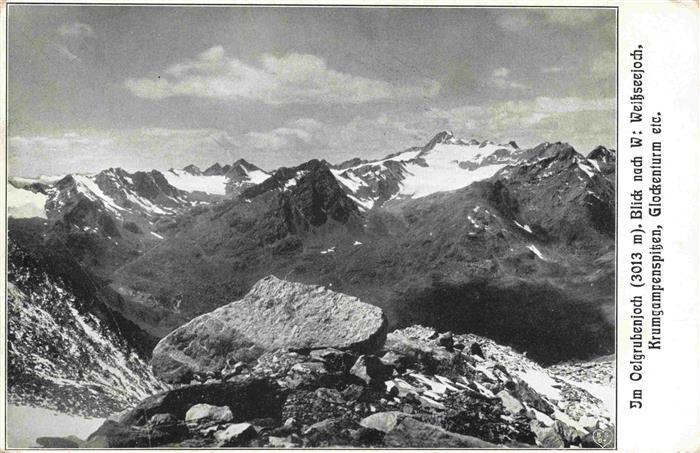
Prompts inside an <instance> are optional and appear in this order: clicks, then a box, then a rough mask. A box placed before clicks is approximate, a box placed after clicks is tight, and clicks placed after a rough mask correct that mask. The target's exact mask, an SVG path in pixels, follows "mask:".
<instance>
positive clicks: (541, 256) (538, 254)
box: [527, 244, 547, 261]
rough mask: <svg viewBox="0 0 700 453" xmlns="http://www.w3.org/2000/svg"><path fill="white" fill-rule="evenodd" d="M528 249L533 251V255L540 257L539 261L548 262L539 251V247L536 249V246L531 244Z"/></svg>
mask: <svg viewBox="0 0 700 453" xmlns="http://www.w3.org/2000/svg"><path fill="white" fill-rule="evenodd" d="M527 248H528V249H530V250H531V251H532V253H534V254H535V255H537V256H538V257H539V259H541V260H542V261H547V260H546V259H545V257H544V255H542V252H540V251H539V249H538V248H537V247H535V246H534V245H532V244H530V245H528V246H527Z"/></svg>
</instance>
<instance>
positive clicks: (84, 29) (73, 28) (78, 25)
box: [57, 22, 95, 38]
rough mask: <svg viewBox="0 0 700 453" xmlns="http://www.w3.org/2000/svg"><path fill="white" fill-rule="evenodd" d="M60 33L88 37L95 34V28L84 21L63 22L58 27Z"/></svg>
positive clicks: (72, 36)
mask: <svg viewBox="0 0 700 453" xmlns="http://www.w3.org/2000/svg"><path fill="white" fill-rule="evenodd" d="M57 31H58V34H59V35H61V36H67V37H71V38H86V37H91V36H95V30H93V29H92V27H91V26H90V25H88V24H84V23H82V22H73V23H71V24H63V25H61V26H60V27H59V28H58V30H57Z"/></svg>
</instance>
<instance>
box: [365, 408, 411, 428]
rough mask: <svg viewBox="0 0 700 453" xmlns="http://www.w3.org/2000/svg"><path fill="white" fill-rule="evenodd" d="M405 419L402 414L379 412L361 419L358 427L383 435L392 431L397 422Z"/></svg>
mask: <svg viewBox="0 0 700 453" xmlns="http://www.w3.org/2000/svg"><path fill="white" fill-rule="evenodd" d="M406 417H407V415H406V414H404V413H403V412H397V411H391V412H379V413H377V414H372V415H370V416H369V417H365V418H363V419H362V420H361V421H360V426H363V427H365V428H370V429H374V430H377V431H381V432H383V433H388V432H389V431H391V430H392V429H394V428H396V425H398V424H399V422H400V421H401V420H403V419H404V418H406Z"/></svg>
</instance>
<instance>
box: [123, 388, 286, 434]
mask: <svg viewBox="0 0 700 453" xmlns="http://www.w3.org/2000/svg"><path fill="white" fill-rule="evenodd" d="M282 396H283V395H282V394H281V392H280V388H279V387H278V386H277V385H275V384H272V383H270V382H268V381H267V380H264V379H249V380H247V381H245V382H224V383H220V384H209V385H192V386H187V387H180V388H177V389H174V390H170V391H167V392H163V393H159V394H157V395H154V396H151V397H149V398H146V399H145V400H143V401H142V402H141V403H139V404H138V405H137V406H136V407H134V408H133V409H131V410H130V411H128V412H126V413H125V414H123V415H122V417H121V418H120V420H119V421H120V422H121V423H123V424H124V425H127V426H130V425H143V424H145V423H146V421H147V420H148V419H149V418H150V415H151V414H159V413H171V414H173V415H174V416H175V417H176V418H178V419H179V420H184V419H185V414H186V413H187V411H188V410H189V409H190V408H191V407H192V406H194V405H196V404H210V405H213V406H227V407H228V408H229V409H230V410H231V413H232V414H233V420H232V421H234V422H237V421H245V420H250V419H253V418H264V417H271V418H279V416H280V413H281V410H282V404H283V398H282Z"/></svg>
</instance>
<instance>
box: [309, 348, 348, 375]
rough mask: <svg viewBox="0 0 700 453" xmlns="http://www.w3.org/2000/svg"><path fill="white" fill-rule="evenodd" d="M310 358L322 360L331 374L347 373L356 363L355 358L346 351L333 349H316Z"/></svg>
mask: <svg viewBox="0 0 700 453" xmlns="http://www.w3.org/2000/svg"><path fill="white" fill-rule="evenodd" d="M309 356H310V357H311V358H313V359H316V360H320V361H321V362H323V363H324V364H325V366H326V369H327V370H328V371H330V372H332V373H333V372H343V373H346V372H347V371H348V370H349V369H350V367H351V366H352V365H353V363H355V357H354V356H353V355H352V354H350V353H349V352H346V351H339V350H337V349H333V348H324V349H314V350H313V351H311V353H310V354H309Z"/></svg>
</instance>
